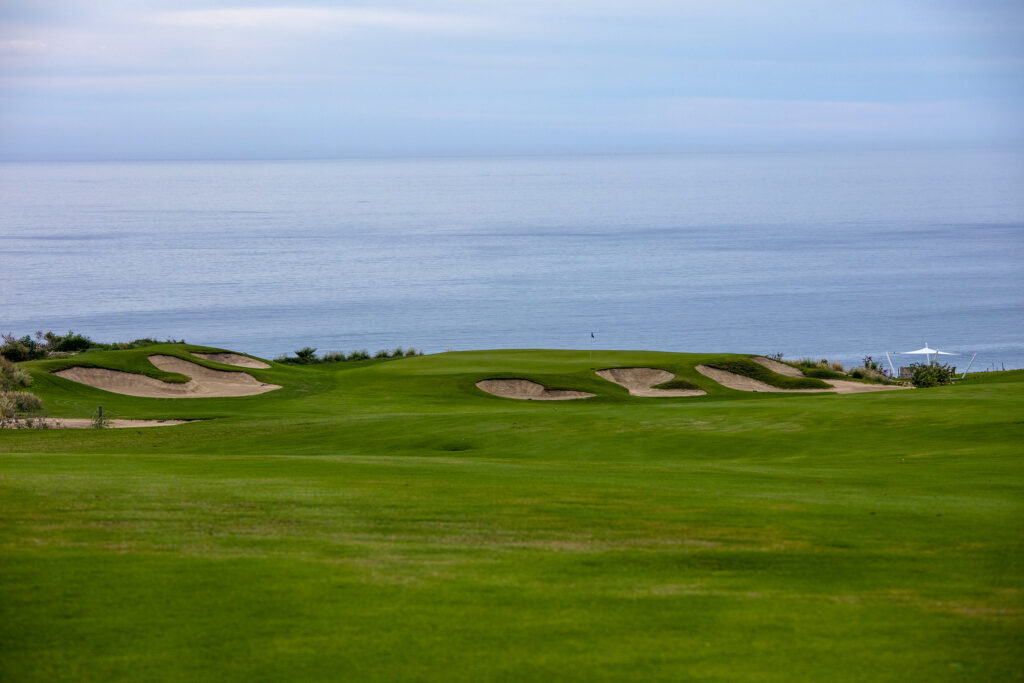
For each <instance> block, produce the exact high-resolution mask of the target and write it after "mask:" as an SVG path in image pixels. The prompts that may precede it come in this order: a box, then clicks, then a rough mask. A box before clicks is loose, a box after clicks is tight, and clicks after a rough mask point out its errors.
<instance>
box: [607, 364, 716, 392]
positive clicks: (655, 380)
mask: <svg viewBox="0 0 1024 683" xmlns="http://www.w3.org/2000/svg"><path fill="white" fill-rule="evenodd" d="M597 374H598V376H599V377H601V379H606V380H608V381H609V382H614V383H615V384H618V385H620V386H623V387H626V389H628V390H629V393H630V394H631V395H632V396H643V397H645V398H653V397H665V398H668V397H672V396H703V395H704V394H706V393H707V392H706V391H704V390H702V389H655V388H654V387H655V386H657V385H659V384H664V383H665V382H668V381H669V380H671V379H674V378H675V375H673V374H672V373H671V372H669V371H668V370H659V369H658V368H608V369H607V370H598V371H597Z"/></svg>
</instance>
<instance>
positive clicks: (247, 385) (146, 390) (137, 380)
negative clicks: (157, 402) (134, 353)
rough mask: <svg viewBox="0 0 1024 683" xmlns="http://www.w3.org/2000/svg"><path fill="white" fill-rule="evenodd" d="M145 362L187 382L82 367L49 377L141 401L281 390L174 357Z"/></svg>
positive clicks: (226, 396) (242, 374) (251, 393)
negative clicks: (186, 379)
mask: <svg viewBox="0 0 1024 683" xmlns="http://www.w3.org/2000/svg"><path fill="white" fill-rule="evenodd" d="M149 362H150V363H152V364H153V365H155V366H156V367H158V368H160V369H161V370H164V371H166V372H176V373H178V374H181V375H185V376H186V377H190V378H191V379H190V380H189V381H188V382H185V383H184V384H181V383H171V382H163V381H161V380H158V379H155V378H153V377H147V376H146V375H139V374H136V373H133V372H121V371H120V370H108V369H105V368H84V367H73V368H68V369H66V370H60V371H59V372H55V373H53V374H55V375H57V376H58V377H63V378H64V379H69V380H71V381H72V382H78V383H80V384H87V385H89V386H91V387H94V388H96V389H102V390H103V391H110V392H112V393H115V394H124V395H126V396H139V397H142V398H228V397H234V396H254V395H256V394H264V393H266V392H268V391H273V390H274V389H280V388H281V387H280V386H278V385H277V384H264V383H263V382H260V381H259V380H258V379H256V378H255V377H253V376H252V375H250V374H248V373H245V372H229V371H225V370H213V369H211V368H207V367H203V366H202V365H198V364H196V363H190V362H189V361H187V360H182V359H181V358H177V357H175V356H162V355H160V356H157V355H154V356H150V357H149Z"/></svg>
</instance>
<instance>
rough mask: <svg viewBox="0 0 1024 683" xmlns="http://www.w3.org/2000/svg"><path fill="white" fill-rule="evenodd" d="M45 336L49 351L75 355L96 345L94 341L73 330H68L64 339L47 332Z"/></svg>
mask: <svg viewBox="0 0 1024 683" xmlns="http://www.w3.org/2000/svg"><path fill="white" fill-rule="evenodd" d="M45 336H46V341H47V345H46V347H47V350H49V351H58V352H64V353H74V352H75V351H85V350H86V349H88V348H91V347H92V346H93V345H94V344H93V341H92V340H91V339H89V338H88V337H86V336H84V335H81V334H76V333H74V332H72V331H71V330H68V333H67V334H66V335H64V336H63V337H61V336H60V335H56V334H54V333H53V332H47V333H46V335H45Z"/></svg>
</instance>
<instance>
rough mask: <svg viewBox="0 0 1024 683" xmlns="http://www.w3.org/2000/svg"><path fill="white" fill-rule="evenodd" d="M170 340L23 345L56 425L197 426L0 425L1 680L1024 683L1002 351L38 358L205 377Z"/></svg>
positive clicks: (1017, 419) (1019, 389)
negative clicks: (259, 362)
mask: <svg viewBox="0 0 1024 683" xmlns="http://www.w3.org/2000/svg"><path fill="white" fill-rule="evenodd" d="M189 350H204V349H203V348H202V347H194V346H188V347H187V346H184V345H159V346H153V347H148V348H143V349H134V350H130V351H98V352H88V353H86V354H83V355H81V356H77V357H71V358H65V359H59V360H48V361H34V362H31V363H24V364H22V367H24V368H26V369H28V370H30V371H31V372H32V373H33V375H34V378H35V382H34V384H33V386H32V390H33V391H34V392H35V393H37V394H38V395H39V396H40V397H42V398H43V399H44V400H45V401H46V405H47V408H48V410H49V412H50V414H51V415H53V416H57V417H88V416H90V415H91V414H93V412H94V411H95V410H96V408H97V406H98V405H103V407H104V413H105V414H108V415H109V416H110V417H114V418H150V419H154V418H158V419H162V418H190V419H202V421H201V422H194V423H190V424H186V425H180V426H174V427H158V428H148V429H136V428H129V429H118V430H113V429H107V430H19V431H5V432H2V433H0V518H2V524H0V680H3V681H7V680H10V681H62V680H67V681H104V682H108V681H119V680H145V681H165V680H182V681H226V680H240V681H241V680H244V681H281V680H297V681H337V680H353V681H363V680H401V681H405V680H424V681H427V680H430V681H433V680H437V681H447V680H467V681H477V680H508V681H520V680H581V681H591V680H610V679H633V680H664V681H680V680H693V681H788V680H805V681H826V680H827V681H887V680H893V681H908V680H912V681H946V680H948V681H966V680H971V681H973V680H985V681H1008V680H1024V656H1022V650H1024V600H1022V591H1021V589H1022V558H1024V514H1022V513H1024V495H1022V486H1021V484H1022V479H1021V470H1022V467H1021V454H1022V448H1021V444H1022V443H1024V417H1022V416H1024V371H1014V372H1007V373H991V374H988V375H975V376H972V377H969V378H968V379H967V380H965V381H963V382H961V383H958V384H955V385H952V386H945V387H938V388H933V389H923V390H915V391H893V392H881V393H866V394H850V395H834V394H780V393H771V394H769V393H746V392H739V391H733V390H730V389H726V388H724V387H721V386H720V385H718V384H716V383H715V382H714V381H712V380H710V379H708V378H707V377H705V376H703V375H701V374H700V373H698V372H697V371H696V370H695V369H694V367H695V366H696V365H700V364H710V363H719V364H721V363H726V362H729V361H737V360H742V358H743V357H741V356H730V355H728V354H674V353H657V352H619V351H616V352H610V351H609V352H604V351H594V352H588V351H479V352H462V353H446V354H438V355H430V356H420V357H411V358H404V359H400V360H383V361H381V360H369V361H359V362H346V363H334V364H321V365H308V366H286V365H280V364H277V363H272V364H271V366H272V367H271V368H270V369H266V370H246V371H247V372H249V373H250V374H252V375H253V376H255V377H256V378H257V379H259V380H260V381H261V382H266V383H272V384H277V385H281V389H278V390H275V391H271V392H269V393H266V394H260V395H257V396H247V397H240V398H188V399H180V398H179V399H151V398H134V397H129V396H121V395H117V394H112V393H108V392H103V391H99V390H97V389H93V388H90V387H87V386H85V385H82V384H76V383H74V382H71V381H68V380H65V379H61V378H59V377H56V376H53V375H51V374H49V373H50V372H52V371H54V370H58V369H61V368H64V367H67V366H69V365H74V364H83V361H85V362H87V364H89V365H93V366H95V367H106V368H115V369H122V370H126V371H132V372H145V373H147V374H150V375H152V376H154V377H157V378H163V379H174V380H177V381H181V379H182V378H180V377H168V375H167V373H161V372H160V371H159V370H156V369H155V368H153V367H152V366H149V365H148V362H147V361H146V356H147V355H149V354H167V355H177V356H179V357H182V358H188V359H190V360H193V361H195V362H199V363H201V364H203V365H206V366H207V367H210V368H217V369H222V370H227V369H231V368H230V367H229V366H225V365H220V364H217V363H212V362H206V361H201V360H199V359H196V358H193V357H191V356H190V355H189V353H188V351H189ZM611 367H655V368H663V369H666V370H669V371H671V372H673V373H675V374H676V376H677V378H678V379H679V380H682V381H685V382H688V383H690V384H693V385H696V386H698V387H700V388H701V389H704V390H705V391H707V395H706V396H700V397H687V398H638V397H634V396H630V395H629V394H628V392H627V391H626V389H625V388H623V387H621V386H618V385H616V384H613V383H610V382H607V381H604V380H602V379H601V378H599V377H598V376H597V375H596V374H595V373H594V370H595V369H602V368H611ZM487 378H525V379H530V380H532V381H535V382H538V383H541V384H543V385H545V386H547V387H549V388H558V389H572V390H580V391H586V392H590V393H593V394H595V396H594V397H593V398H588V399H584V400H574V401H558V402H542V401H517V400H512V399H504V398H499V397H495V396H491V395H489V394H486V393H484V392H483V391H481V390H479V389H478V388H477V387H476V386H475V383H476V382H477V381H479V380H482V379H487Z"/></svg>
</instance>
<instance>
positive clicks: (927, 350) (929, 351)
mask: <svg viewBox="0 0 1024 683" xmlns="http://www.w3.org/2000/svg"><path fill="white" fill-rule="evenodd" d="M900 355H902V356H911V355H914V356H924V357H925V361H927V362H931V360H930V359H929V358H928V356H955V355H956V354H955V353H947V352H946V351H939V350H938V349H933V348H931V347H929V346H928V342H925V343H924V348H922V349H917V350H916V351H901V352H900Z"/></svg>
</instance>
